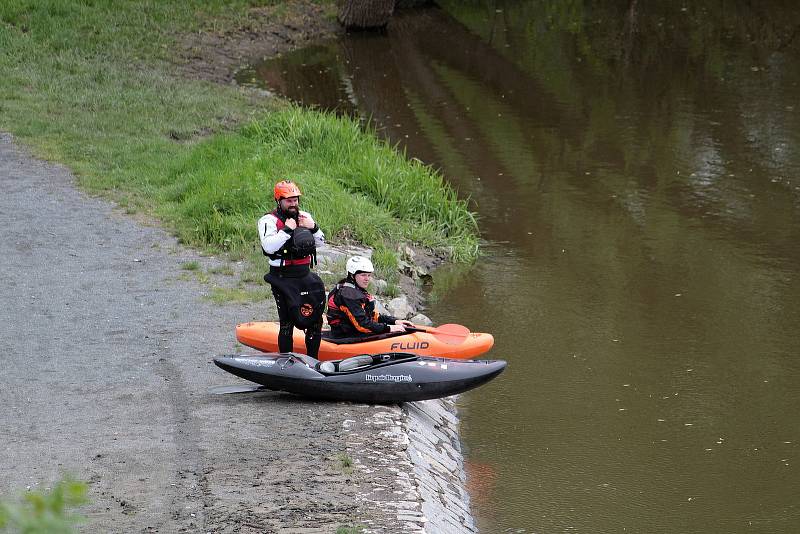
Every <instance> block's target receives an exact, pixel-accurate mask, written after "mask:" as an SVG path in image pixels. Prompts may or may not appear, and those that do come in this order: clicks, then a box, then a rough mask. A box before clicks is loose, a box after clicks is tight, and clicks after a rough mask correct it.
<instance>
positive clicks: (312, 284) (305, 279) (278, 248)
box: [258, 180, 325, 358]
mask: <svg viewBox="0 0 800 534" xmlns="http://www.w3.org/2000/svg"><path fill="white" fill-rule="evenodd" d="M273 192H274V197H275V203H276V208H275V210H273V211H271V212H269V213H266V214H265V215H264V216H263V217H261V218H260V219H259V220H258V235H259V237H260V239H261V249H262V250H263V252H264V255H265V256H267V257H268V258H269V273H267V274H266V275H264V280H265V281H267V282H269V283H270V284H271V285H272V295H273V296H274V297H275V304H276V306H277V308H278V319H279V320H280V331H279V333H278V350H280V352H291V351H292V349H293V345H294V343H293V340H292V334H293V330H294V327H297V328H299V329H301V330H305V334H306V336H305V337H306V339H305V341H306V349H307V353H308V355H309V356H311V357H312V358H316V357H317V354H318V352H319V344H320V340H321V338H320V335H321V330H322V314H323V313H324V311H325V284H324V283H323V282H322V280H321V279H320V278H319V276H317V275H316V274H315V273H314V272H313V271H311V267H312V263H313V260H314V258H316V247H317V246H320V245H322V244H323V243H324V242H325V235H324V234H323V233H322V230H320V228H319V226H318V225H317V223H316V222H314V219H313V218H312V217H311V215H310V214H309V213H308V212H305V211H302V210H301V209H300V196H301V195H302V193H301V192H300V188H299V187H297V184H295V183H294V182H292V181H288V180H282V181H280V182H278V183H277V184H275V189H274V191H273Z"/></svg>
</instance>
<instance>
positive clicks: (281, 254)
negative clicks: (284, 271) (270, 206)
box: [261, 209, 317, 267]
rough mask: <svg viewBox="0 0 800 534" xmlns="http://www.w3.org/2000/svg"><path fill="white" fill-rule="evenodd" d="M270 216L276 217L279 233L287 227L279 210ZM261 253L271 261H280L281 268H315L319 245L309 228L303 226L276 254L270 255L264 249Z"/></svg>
mask: <svg viewBox="0 0 800 534" xmlns="http://www.w3.org/2000/svg"><path fill="white" fill-rule="evenodd" d="M270 215H272V216H273V217H275V219H276V222H275V227H276V228H277V229H278V231H279V232H280V231H281V230H283V229H284V228H285V227H286V219H285V218H281V217H282V213H279V212H278V210H277V209H276V210H274V211H272V212H271V213H270ZM261 251H262V252H263V253H264V255H265V256H266V257H268V258H269V259H271V260H280V262H281V267H283V266H284V265H308V266H314V265H316V263H317V245H316V242H315V241H314V235H313V234H312V233H311V231H310V230H309V229H308V228H304V227H301V226H298V227H297V228H295V229H294V230H293V231H292V235H291V237H289V239H287V240H286V243H284V244H283V246H282V247H281V248H279V249H278V250H276V251H275V252H274V253H272V254H268V253H267V251H266V250H263V249H262V250H261Z"/></svg>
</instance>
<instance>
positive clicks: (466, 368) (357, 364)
mask: <svg viewBox="0 0 800 534" xmlns="http://www.w3.org/2000/svg"><path fill="white" fill-rule="evenodd" d="M214 363H215V364H216V365H217V366H218V367H220V368H221V369H224V370H225V371H228V372H229V373H232V374H234V375H236V376H239V377H241V378H245V379H247V380H250V381H252V382H255V383H257V384H261V385H263V386H264V387H265V388H266V389H271V390H275V391H288V392H290V393H295V394H297V395H302V396H304V397H310V398H316V399H328V400H346V401H353V402H367V403H377V404H388V403H395V402H406V401H418V400H426V399H436V398H439V397H447V396H449V395H455V394H456V393H462V392H464V391H467V390H470V389H472V388H475V387H478V386H480V385H481V384H485V383H486V382H488V381H489V380H491V379H493V378H494V377H496V376H497V375H499V374H500V373H501V372H503V369H505V368H506V362H505V361H503V360H452V359H445V358H430V357H423V356H417V355H415V354H408V353H401V352H390V353H383V354H362V355H359V356H353V357H351V358H347V359H345V360H337V361H325V362H320V361H319V360H315V359H314V358H311V357H310V356H306V355H305V354H297V353H293V352H290V353H284V354H278V353H267V354H263V353H262V354H254V355H230V356H219V357H217V358H214Z"/></svg>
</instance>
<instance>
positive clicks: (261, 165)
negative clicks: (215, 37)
mask: <svg viewBox="0 0 800 534" xmlns="http://www.w3.org/2000/svg"><path fill="white" fill-rule="evenodd" d="M256 4H259V2H254V1H252V0H230V1H225V2H223V1H220V0H217V1H200V0H195V1H185V0H165V1H158V2H156V1H144V0H143V1H141V2H122V3H119V2H113V1H111V0H106V1H103V0H97V1H93V2H78V1H77V0H74V1H69V0H50V1H47V0H42V1H36V2H33V1H30V2H28V1H22V0H16V1H11V2H4V3H2V4H1V5H0V50H1V51H0V72H2V74H3V75H2V76H0V129H2V130H5V131H9V132H11V133H13V134H15V135H16V136H17V137H18V138H19V139H21V140H22V141H24V142H25V143H26V144H27V145H29V146H30V147H31V148H32V150H33V151H34V153H35V154H37V155H38V156H41V157H44V158H47V159H50V160H54V161H59V162H62V163H65V164H66V165H67V166H69V167H70V168H71V169H72V170H73V171H74V172H75V173H76V175H77V176H78V177H79V180H80V185H81V186H82V187H85V188H86V189H87V190H89V191H91V192H94V193H99V194H102V195H105V196H107V197H109V198H111V199H113V200H114V201H116V202H118V203H119V204H120V205H122V206H124V207H126V208H127V209H128V210H129V211H130V212H132V213H133V212H138V213H142V214H145V215H147V216H154V217H157V218H158V219H160V220H161V221H163V222H164V223H165V224H166V225H168V227H169V228H170V229H171V230H173V231H174V232H175V233H176V234H177V235H178V236H179V237H180V238H181V239H182V240H184V241H185V242H187V243H190V244H192V245H194V246H197V247H201V248H205V249H210V250H212V251H215V252H221V251H227V252H230V253H232V254H234V255H235V256H238V257H245V256H247V255H248V253H249V252H250V251H252V249H253V246H254V244H255V243H256V242H257V238H256V233H255V220H256V219H257V217H258V216H260V214H262V213H263V212H264V211H265V210H267V209H270V208H271V206H272V201H271V198H270V197H271V186H272V183H274V182H275V181H276V180H278V179H283V178H286V177H291V178H294V179H296V180H297V181H298V182H299V183H300V184H301V186H302V188H303V190H304V192H305V193H306V195H305V196H304V207H306V208H307V209H309V211H311V212H312V213H313V214H314V215H315V216H316V218H317V219H318V221H319V223H320V224H321V226H322V227H323V228H324V229H325V230H326V233H327V234H328V236H329V239H330V240H331V241H333V242H336V241H344V240H354V241H359V242H362V243H364V244H366V245H368V246H371V247H375V248H377V249H378V250H379V251H382V253H381V254H379V256H380V257H382V258H384V260H383V261H382V262H383V263H384V265H385V266H386V267H388V266H389V264H391V263H392V261H391V258H392V255H391V254H388V253H387V251H388V250H393V249H394V247H395V245H397V244H398V243H401V242H414V243H418V244H421V245H424V246H427V247H431V248H433V249H434V250H435V251H437V252H439V253H443V254H445V255H447V256H448V257H449V258H450V259H452V260H455V261H465V260H469V259H471V258H473V257H474V255H475V254H476V250H477V238H476V228H475V223H474V220H473V218H472V215H471V214H470V213H469V212H468V210H467V209H466V205H465V203H464V202H462V201H459V200H458V199H457V198H456V197H455V194H454V193H453V191H452V190H451V189H450V188H449V187H447V186H446V185H445V184H443V182H442V180H441V177H440V176H438V175H437V174H436V173H434V172H432V171H431V170H430V169H429V168H427V167H425V166H423V165H421V164H419V163H418V162H414V161H409V160H407V159H406V158H404V157H402V156H401V155H398V154H397V153H396V152H395V151H394V150H392V149H390V148H389V147H387V146H386V145H385V144H383V143H381V142H379V141H377V140H376V138H375V137H374V136H373V135H372V134H371V133H369V132H367V133H364V132H363V131H362V129H361V128H360V127H359V125H358V124H356V123H354V122H352V121H349V120H345V119H340V118H336V117H332V116H329V115H325V114H322V113H319V112H313V111H306V110H300V109H296V108H292V107H288V106H286V105H285V104H282V103H279V102H274V101H269V100H265V99H264V98H262V97H257V96H256V95H254V94H253V93H251V92H248V91H244V90H241V89H238V88H236V87H233V86H225V85H220V84H215V83H210V82H205V81H202V80H197V79H189V78H187V77H183V76H181V75H180V74H178V72H180V69H179V68H178V67H179V61H178V59H177V58H178V57H180V47H181V46H182V45H181V44H180V43H182V42H183V38H184V37H185V36H186V35H188V34H190V33H192V32H205V31H213V32H215V33H217V34H224V33H225V32H226V31H227V30H228V29H233V28H239V27H241V26H243V25H247V24H248V20H249V16H250V15H251V14H252V13H253V10H254V9H258V10H259V14H260V16H261V17H262V18H263V17H264V16H267V17H275V18H276V19H279V18H280V17H282V16H283V12H284V9H285V8H286V6H285V5H281V3H275V2H262V4H264V5H256ZM269 4H277V5H274V6H270V5H269ZM265 13H266V15H265Z"/></svg>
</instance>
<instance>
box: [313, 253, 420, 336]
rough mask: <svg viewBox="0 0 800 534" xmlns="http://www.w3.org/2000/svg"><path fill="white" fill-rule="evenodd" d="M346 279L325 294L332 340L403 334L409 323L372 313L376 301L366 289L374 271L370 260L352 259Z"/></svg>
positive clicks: (362, 258) (358, 257) (348, 261)
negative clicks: (393, 333) (392, 333)
mask: <svg viewBox="0 0 800 534" xmlns="http://www.w3.org/2000/svg"><path fill="white" fill-rule="evenodd" d="M346 268H347V277H346V278H343V279H342V280H340V281H339V283H338V284H336V287H334V288H333V289H332V290H331V292H330V293H329V294H328V314H327V315H328V324H329V325H330V327H331V335H332V336H333V337H337V338H342V337H361V336H372V335H376V334H385V333H387V332H405V330H406V327H412V326H413V324H412V323H411V322H410V321H405V320H402V319H397V318H396V317H392V316H391V315H383V314H379V313H378V312H376V311H375V297H373V296H372V295H370V294H369V292H368V291H367V287H368V286H369V282H370V280H372V273H373V272H374V271H375V269H374V267H373V266H372V262H371V261H370V260H369V258H365V257H363V256H353V257H352V258H350V259H348V260H347V265H346Z"/></svg>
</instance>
